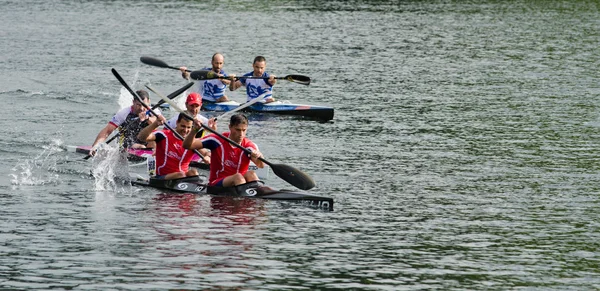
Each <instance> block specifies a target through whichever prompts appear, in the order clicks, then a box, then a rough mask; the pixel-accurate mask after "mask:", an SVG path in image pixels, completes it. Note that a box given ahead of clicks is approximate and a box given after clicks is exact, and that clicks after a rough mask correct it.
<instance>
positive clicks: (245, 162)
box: [202, 132, 258, 185]
mask: <svg viewBox="0 0 600 291" xmlns="http://www.w3.org/2000/svg"><path fill="white" fill-rule="evenodd" d="M223 136H226V137H229V132H225V133H223ZM240 145H241V146H243V147H244V148H247V149H252V150H254V151H258V146H257V145H256V144H254V143H253V142H252V141H251V140H249V139H247V138H244V139H243V140H242V142H241V143H240ZM202 147H204V148H206V149H209V150H211V154H210V176H209V177H208V180H209V185H215V184H216V183H217V182H218V181H219V180H221V179H223V178H226V177H228V176H231V175H234V174H237V173H240V174H242V175H243V174H246V172H248V166H249V165H250V158H249V157H248V155H247V154H246V153H245V152H244V151H243V150H242V149H240V148H237V147H236V146H233V145H231V144H230V143H229V142H228V141H226V140H224V139H222V138H220V137H219V136H217V135H215V134H210V135H207V136H206V137H204V138H203V139H202Z"/></svg>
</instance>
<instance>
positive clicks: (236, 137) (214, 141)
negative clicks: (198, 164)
mask: <svg viewBox="0 0 600 291" xmlns="http://www.w3.org/2000/svg"><path fill="white" fill-rule="evenodd" d="M200 128H201V125H200V120H198V119H194V128H193V129H192V133H191V134H189V135H188V136H187V137H186V138H185V140H184V141H183V147H184V148H186V149H189V150H194V149H202V148H206V149H209V150H211V162H210V176H209V178H208V179H209V185H210V186H220V187H231V186H237V185H241V184H245V183H248V182H252V181H258V180H259V178H258V176H257V175H256V173H255V172H254V171H248V166H249V165H250V160H252V162H254V164H256V166H257V167H259V168H263V167H264V166H265V165H264V163H263V162H262V161H261V160H259V159H258V158H260V157H262V154H261V153H260V152H259V151H258V146H257V145H256V144H255V143H254V142H252V141H251V140H249V139H248V138H246V131H247V130H248V118H247V117H246V116H245V115H243V114H235V115H233V116H231V119H230V121H229V132H224V133H223V136H225V137H228V138H230V139H231V140H233V141H235V142H236V143H238V144H240V145H241V146H242V147H244V148H247V149H250V150H251V151H252V154H250V156H248V155H247V154H246V153H245V152H244V151H243V150H242V149H240V148H238V147H235V146H233V145H232V144H230V143H229V142H228V141H226V140H224V139H222V138H221V137H219V136H217V135H216V134H210V135H207V136H205V137H203V138H202V139H199V138H195V133H196V132H198V131H199V130H200Z"/></svg>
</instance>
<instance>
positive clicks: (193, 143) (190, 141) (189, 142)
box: [183, 118, 203, 150]
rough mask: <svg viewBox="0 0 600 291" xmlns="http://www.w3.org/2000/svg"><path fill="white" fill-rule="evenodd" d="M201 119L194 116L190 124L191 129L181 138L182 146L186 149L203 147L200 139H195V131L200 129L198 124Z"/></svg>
mask: <svg viewBox="0 0 600 291" xmlns="http://www.w3.org/2000/svg"><path fill="white" fill-rule="evenodd" d="M200 123H201V121H200V120H198V118H194V125H193V126H192V131H191V132H190V133H189V134H188V135H187V136H186V137H185V139H183V148H184V149H188V150H199V149H201V148H203V146H202V141H201V140H200V139H196V133H198V131H200V129H202V126H201V125H200Z"/></svg>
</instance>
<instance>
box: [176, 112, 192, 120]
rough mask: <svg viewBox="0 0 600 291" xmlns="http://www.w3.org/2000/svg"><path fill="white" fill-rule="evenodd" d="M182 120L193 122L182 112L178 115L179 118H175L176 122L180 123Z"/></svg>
mask: <svg viewBox="0 0 600 291" xmlns="http://www.w3.org/2000/svg"><path fill="white" fill-rule="evenodd" d="M182 119H185V120H193V119H189V118H188V115H187V114H185V113H183V112H182V113H179V116H177V122H180V121H181V120H182Z"/></svg>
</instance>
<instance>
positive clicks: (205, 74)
mask: <svg viewBox="0 0 600 291" xmlns="http://www.w3.org/2000/svg"><path fill="white" fill-rule="evenodd" d="M190 78H192V80H198V81H202V80H209V79H217V78H219V75H217V74H216V73H215V72H213V71H206V70H199V71H193V72H192V73H191V74H190Z"/></svg>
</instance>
